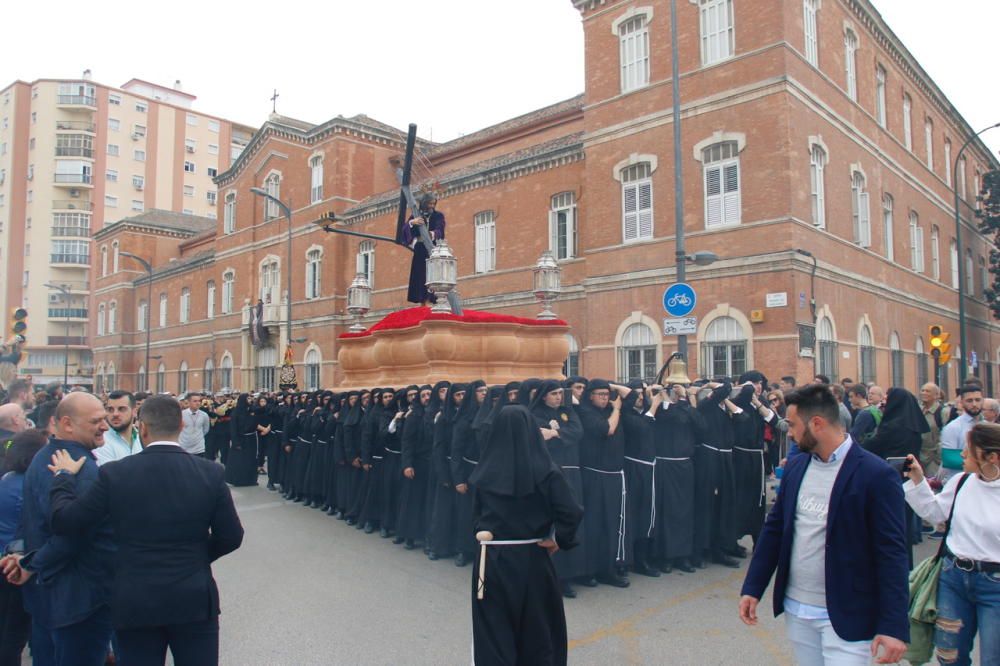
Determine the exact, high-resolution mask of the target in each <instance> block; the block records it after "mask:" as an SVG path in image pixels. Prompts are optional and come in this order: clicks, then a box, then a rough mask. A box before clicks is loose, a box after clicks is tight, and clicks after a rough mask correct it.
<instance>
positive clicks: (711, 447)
mask: <svg viewBox="0 0 1000 666" xmlns="http://www.w3.org/2000/svg"><path fill="white" fill-rule="evenodd" d="M702 446H704V447H705V448H706V449H712V450H713V451H718V452H719V453H732V452H733V450H732V449H717V448H715V447H714V446H709V445H708V444H702Z"/></svg>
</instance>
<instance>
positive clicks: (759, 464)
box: [732, 399, 773, 543]
mask: <svg viewBox="0 0 1000 666" xmlns="http://www.w3.org/2000/svg"><path fill="white" fill-rule="evenodd" d="M736 405H737V406H738V407H739V408H740V409H742V410H743V413H742V414H734V415H733V417H732V423H733V478H734V480H735V488H736V516H735V519H734V521H733V522H734V525H735V530H736V538H737V539H739V538H740V537H743V536H745V535H747V534H749V535H750V536H751V537H752V538H753V541H754V543H757V535H758V534H759V533H760V529H761V528H762V527H763V526H764V516H765V514H766V512H767V463H766V461H765V455H766V454H765V452H764V425H765V423H764V419H763V417H761V416H760V414H758V413H757V410H755V409H754V408H753V405H752V404H750V402H749V400H748V399H741V400H738V401H737V402H736ZM772 414H773V412H772ZM772 418H773V417H772Z"/></svg>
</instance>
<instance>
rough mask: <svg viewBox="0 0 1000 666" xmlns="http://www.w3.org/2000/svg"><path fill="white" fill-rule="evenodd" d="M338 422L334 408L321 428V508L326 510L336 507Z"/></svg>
mask: <svg viewBox="0 0 1000 666" xmlns="http://www.w3.org/2000/svg"><path fill="white" fill-rule="evenodd" d="M338 430H340V422H339V421H338V420H337V410H336V408H334V409H333V410H331V411H330V414H329V415H327V418H326V425H325V426H324V427H323V435H322V437H323V439H325V440H326V454H325V455H324V459H323V506H324V507H325V508H327V509H329V508H330V507H335V506H337V458H336V442H337V431H338Z"/></svg>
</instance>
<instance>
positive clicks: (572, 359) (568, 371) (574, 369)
mask: <svg viewBox="0 0 1000 666" xmlns="http://www.w3.org/2000/svg"><path fill="white" fill-rule="evenodd" d="M566 341H567V342H568V343H569V354H568V355H567V356H566V360H565V361H564V362H563V374H564V375H566V376H567V377H573V376H575V375H579V374H580V346H579V345H578V344H577V342H576V338H574V337H573V336H572V335H570V334H569V333H567V334H566Z"/></svg>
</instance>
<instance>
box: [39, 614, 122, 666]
mask: <svg viewBox="0 0 1000 666" xmlns="http://www.w3.org/2000/svg"><path fill="white" fill-rule="evenodd" d="M110 640H111V609H110V608H108V607H107V606H103V607H101V608H100V609H99V610H96V611H94V612H93V613H92V614H91V615H90V617H88V618H87V619H85V620H82V621H80V622H77V623H76V624H71V625H69V626H67V627H59V628H58V629H53V630H52V642H53V643H54V644H55V648H56V664H58V665H59V666H91V665H93V666H103V664H104V661H105V659H107V656H108V644H109V641H110Z"/></svg>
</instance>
